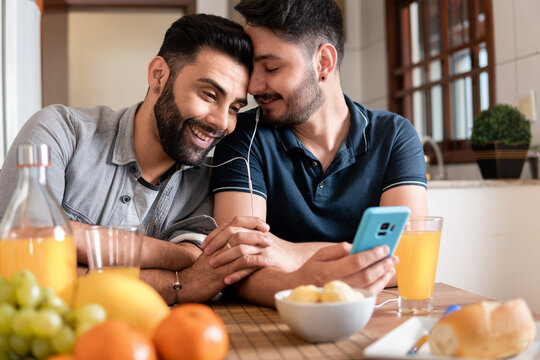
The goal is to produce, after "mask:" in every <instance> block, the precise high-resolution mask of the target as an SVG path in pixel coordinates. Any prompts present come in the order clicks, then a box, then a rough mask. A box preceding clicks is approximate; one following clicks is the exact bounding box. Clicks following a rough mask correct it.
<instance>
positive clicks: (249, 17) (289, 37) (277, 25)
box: [235, 0, 344, 67]
mask: <svg viewBox="0 0 540 360" xmlns="http://www.w3.org/2000/svg"><path fill="white" fill-rule="evenodd" d="M235 9H236V10H237V11H238V12H239V13H240V14H242V16H244V18H245V19H246V21H247V23H248V25H252V26H264V27H267V28H269V29H271V30H272V31H274V33H276V35H277V36H279V37H280V38H282V39H284V40H286V41H289V42H292V43H295V44H299V45H302V46H304V48H305V49H306V50H307V51H308V54H311V55H312V54H314V53H315V51H316V50H317V49H318V48H319V46H320V45H321V44H323V43H325V42H328V43H330V44H332V45H333V46H334V47H335V48H336V51H337V53H338V67H339V66H340V65H341V61H342V60H343V52H344V46H343V17H342V16H341V10H340V9H339V6H338V5H337V4H336V3H335V2H334V1H333V0H241V1H240V3H239V4H238V5H236V7H235Z"/></svg>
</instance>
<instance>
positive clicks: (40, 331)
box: [30, 309, 62, 338]
mask: <svg viewBox="0 0 540 360" xmlns="http://www.w3.org/2000/svg"><path fill="white" fill-rule="evenodd" d="M61 327H62V317H61V316H60V315H58V313H56V312H55V311H54V310H50V309H44V310H38V311H37V312H36V314H35V316H34V317H33V318H32V319H31V320H30V328H31V329H32V332H33V333H34V334H35V335H36V336H38V337H41V338H47V337H51V336H53V335H54V334H56V332H57V331H58V330H60V328H61Z"/></svg>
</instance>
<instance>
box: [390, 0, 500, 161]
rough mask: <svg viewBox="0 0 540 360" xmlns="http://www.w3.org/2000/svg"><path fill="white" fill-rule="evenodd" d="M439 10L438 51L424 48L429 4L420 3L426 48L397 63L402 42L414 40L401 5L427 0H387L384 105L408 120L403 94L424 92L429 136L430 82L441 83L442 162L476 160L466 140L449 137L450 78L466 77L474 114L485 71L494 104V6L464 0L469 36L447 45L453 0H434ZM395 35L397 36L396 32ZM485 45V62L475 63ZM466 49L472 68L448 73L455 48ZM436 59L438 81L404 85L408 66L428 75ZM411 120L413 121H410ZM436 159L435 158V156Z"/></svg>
mask: <svg viewBox="0 0 540 360" xmlns="http://www.w3.org/2000/svg"><path fill="white" fill-rule="evenodd" d="M438 1H439V6H440V13H441V18H440V21H441V25H440V26H441V34H442V39H441V49H440V52H439V54H438V55H436V56H431V55H430V54H429V51H428V49H429V48H428V41H429V40H428V31H429V30H428V23H427V22H428V20H429V18H428V16H427V8H428V7H427V6H422V7H421V8H422V9H423V10H424V11H423V13H422V14H421V20H420V22H422V26H421V28H422V32H423V34H422V37H421V39H422V42H423V48H424V56H423V58H422V60H421V61H419V62H416V63H414V64H405V65H402V64H401V62H402V61H401V56H402V51H401V49H402V46H406V47H409V48H410V43H411V41H412V39H411V35H410V22H409V21H407V22H406V23H405V22H404V23H405V25H404V29H401V28H400V24H401V21H400V18H401V16H406V15H404V13H405V12H406V10H405V11H404V13H402V12H401V9H402V8H404V7H407V6H409V5H410V4H412V3H414V2H417V3H419V4H420V3H423V4H426V3H427V0H386V43H387V52H388V53H387V54H388V90H389V91H388V104H389V110H390V111H392V112H396V113H399V114H402V115H404V116H406V117H408V118H409V119H410V120H411V122H413V121H412V118H411V117H412V108H408V109H407V105H406V100H405V96H406V95H408V94H413V93H414V92H415V91H421V92H422V93H423V95H424V99H425V101H424V109H423V110H424V113H425V116H424V118H425V119H426V132H427V134H426V135H431V130H432V129H431V100H430V97H431V94H430V93H431V89H432V88H433V87H434V86H441V87H442V101H443V111H442V116H443V141H441V142H439V143H438V144H439V146H440V147H441V150H442V152H443V159H444V161H445V163H468V162H474V161H475V158H474V154H473V152H472V150H471V147H470V144H469V140H452V139H451V138H450V136H451V132H452V125H453V124H452V110H453V109H452V107H451V101H452V99H451V86H452V83H453V81H455V80H458V79H467V78H470V79H471V81H472V96H473V98H472V112H473V117H474V116H476V114H478V113H479V112H480V74H481V73H487V74H488V78H489V85H488V93H489V105H490V106H491V105H493V104H495V103H496V94H495V89H496V86H495V80H496V79H495V56H494V42H493V6H492V0H464V1H465V2H466V4H467V6H468V17H467V19H468V20H469V23H470V24H471V26H469V27H468V36H469V41H468V42H466V43H464V44H461V45H460V46H456V47H450V35H449V25H448V24H449V8H448V7H449V3H450V1H451V0H438ZM480 2H483V9H484V13H485V21H484V28H483V32H484V35H483V36H479V35H477V25H478V23H477V21H472V20H475V19H476V11H475V9H476V8H477V6H479V4H480ZM403 32H407V33H408V34H409V35H408V36H407V37H405V41H402V36H401V34H402V33H403ZM396 34H399V35H396ZM482 44H485V48H486V51H487V58H488V61H487V66H485V67H480V66H479V64H478V58H479V56H478V54H479V50H480V48H481V45H482ZM465 49H469V51H470V56H469V57H470V60H471V70H470V71H467V72H461V73H459V74H454V75H451V74H450V60H451V57H452V55H454V54H456V53H457V52H458V51H462V50H465ZM434 60H440V61H441V69H442V74H441V78H440V79H439V80H437V81H432V80H429V79H428V80H425V81H423V82H422V84H421V85H420V86H409V87H407V85H406V84H404V83H405V81H403V80H402V79H401V78H402V77H404V74H405V73H407V72H408V71H409V72H411V73H412V69H414V68H419V67H420V68H421V69H423V70H424V74H429V72H428V71H427V70H428V67H429V65H430V63H431V62H432V61H434ZM413 123H414V122H413ZM433 160H435V159H433Z"/></svg>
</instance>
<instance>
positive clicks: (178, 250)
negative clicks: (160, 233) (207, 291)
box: [69, 221, 201, 270]
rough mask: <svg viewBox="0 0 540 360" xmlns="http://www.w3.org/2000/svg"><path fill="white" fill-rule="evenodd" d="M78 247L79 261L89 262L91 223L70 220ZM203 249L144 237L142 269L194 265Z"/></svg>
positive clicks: (187, 244) (180, 267) (169, 268)
mask: <svg viewBox="0 0 540 360" xmlns="http://www.w3.org/2000/svg"><path fill="white" fill-rule="evenodd" d="M69 223H70V226H71V229H72V230H73V236H74V239H75V245H76V248H77V261H78V262H79V263H81V264H85V265H86V264H88V258H87V253H86V241H85V235H84V230H85V229H86V228H88V227H90V226H91V225H88V224H84V223H81V222H77V221H70V222H69ZM200 254H201V250H200V249H199V248H198V247H197V246H195V245H193V244H192V243H189V242H182V243H180V244H173V243H170V242H168V241H164V240H159V239H155V238H151V237H148V236H144V237H143V241H142V252H141V269H164V270H181V269H185V268H186V267H189V266H191V265H193V263H194V262H195V260H197V258H198V257H199V256H200Z"/></svg>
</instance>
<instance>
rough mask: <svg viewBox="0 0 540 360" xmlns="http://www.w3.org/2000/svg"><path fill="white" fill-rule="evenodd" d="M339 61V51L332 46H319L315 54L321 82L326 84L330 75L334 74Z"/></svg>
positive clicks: (325, 44) (327, 44) (326, 44)
mask: <svg viewBox="0 0 540 360" xmlns="http://www.w3.org/2000/svg"><path fill="white" fill-rule="evenodd" d="M337 60H338V59H337V51H336V48H335V47H334V46H333V45H332V44H329V43H324V44H322V45H321V46H319V49H318V50H317V52H316V53H315V61H316V66H317V70H318V75H319V81H320V82H325V81H326V80H327V79H328V75H330V74H332V72H333V71H334V69H335V68H336V66H337Z"/></svg>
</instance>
